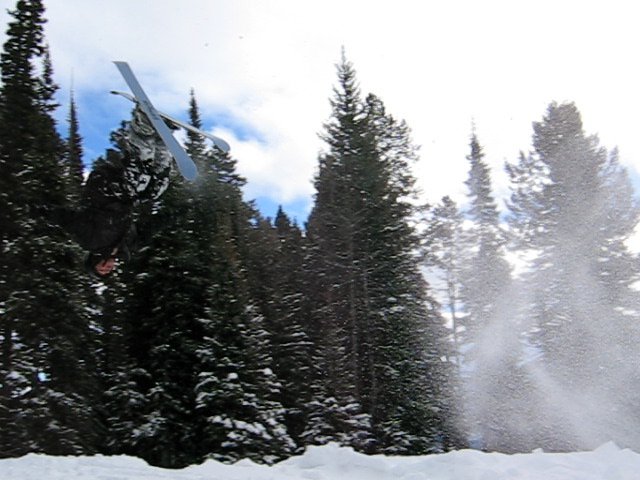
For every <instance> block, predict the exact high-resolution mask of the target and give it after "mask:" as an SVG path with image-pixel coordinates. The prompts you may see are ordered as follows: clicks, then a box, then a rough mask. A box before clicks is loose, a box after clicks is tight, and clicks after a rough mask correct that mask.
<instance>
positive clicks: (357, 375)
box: [308, 58, 446, 453]
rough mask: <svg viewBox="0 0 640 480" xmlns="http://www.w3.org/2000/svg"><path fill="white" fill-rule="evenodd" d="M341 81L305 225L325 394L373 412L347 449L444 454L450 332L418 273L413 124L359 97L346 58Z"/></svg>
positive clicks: (352, 432) (351, 434) (351, 431)
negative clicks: (320, 336)
mask: <svg viewBox="0 0 640 480" xmlns="http://www.w3.org/2000/svg"><path fill="white" fill-rule="evenodd" d="M338 78H339V87H338V88H336V89H335V91H334V93H335V97H334V99H333V100H332V106H333V115H332V118H331V120H330V121H329V122H328V123H327V124H326V126H325V129H326V134H325V135H324V136H323V138H324V139H325V141H326V142H327V144H328V145H329V152H328V153H327V154H326V155H323V156H322V157H321V158H320V170H319V173H318V176H317V178H316V189H317V195H316V203H315V205H314V209H313V211H312V214H311V216H310V219H309V226H308V230H309V236H310V239H311V241H312V243H313V247H314V250H313V251H312V255H313V256H314V259H313V261H314V265H313V268H314V270H313V274H314V275H315V276H316V277H317V279H318V295H317V299H316V302H317V303H316V307H315V311H314V315H316V318H315V319H314V320H315V321H316V322H318V323H319V324H320V325H322V329H323V336H324V338H325V341H324V344H325V348H326V350H324V358H323V361H324V363H323V367H324V368H325V371H326V375H327V394H328V395H329V396H331V397H333V398H336V399H338V401H345V400H346V402H345V404H343V405H344V407H348V408H353V407H354V406H359V408H360V409H361V410H362V413H363V414H365V415H366V417H368V419H367V420H368V422H370V425H371V429H370V430H369V431H367V430H362V429H359V428H360V427H358V426H357V425H349V424H348V423H347V424H345V425H344V427H347V429H346V430H344V432H345V433H346V437H347V439H348V441H349V443H350V444H352V445H354V446H357V447H359V448H364V449H371V448H374V449H375V450H377V451H382V452H388V453H418V452H425V451H430V450H435V449H438V448H442V446H443V445H442V443H441V442H440V441H439V438H440V435H441V434H442V432H443V431H444V428H443V423H442V420H443V419H442V418H441V417H439V416H438V415H437V414H434V412H435V411H438V409H440V411H444V410H445V408H444V407H445V405H444V402H443V399H444V397H443V396H441V395H440V393H442V390H441V389H442V388H443V385H442V382H443V381H444V375H445V369H444V367H443V364H442V361H441V357H442V356H443V353H444V350H443V347H444V339H445V338H446V332H445V331H444V327H443V321H442V319H441V317H440V316H439V314H438V313H437V309H436V304H435V302H434V301H433V300H432V299H431V298H430V297H429V296H428V293H427V286H426V283H425V282H424V280H423V279H422V278H421V275H420V273H419V271H418V267H417V262H418V259H417V257H416V255H415V254H416V250H417V246H418V240H417V236H416V235H415V232H414V231H413V228H412V226H411V220H412V217H413V216H414V214H415V213H416V212H415V208H414V207H413V205H412V203H411V198H412V197H413V196H414V193H415V192H414V179H413V177H412V176H411V174H410V172H409V164H410V162H411V161H413V160H415V158H416V153H415V148H414V147H413V146H412V145H411V142H410V139H409V130H408V128H407V126H406V125H405V124H404V123H403V122H397V121H395V119H393V117H391V116H390V115H388V114H387V113H386V111H385V109H384V105H383V104H382V102H381V101H380V100H379V99H378V98H377V97H375V96H374V95H369V96H368V97H367V98H366V99H365V101H362V100H361V99H360V96H359V90H358V87H357V84H356V80H355V72H354V70H353V68H352V66H351V64H350V63H348V62H347V61H346V60H345V59H344V58H343V61H342V63H341V64H340V65H339V66H338ZM342 412H344V413H345V416H347V415H346V410H342ZM349 414H350V415H352V414H351V412H349ZM364 418H365V417H363V419H364ZM329 423H330V422H329ZM360 425H361V426H364V425H366V423H361V424H360ZM344 427H343V428H344ZM370 435H373V438H371V437H370ZM373 439H375V440H374V442H375V443H373V442H372V441H371V440H373Z"/></svg>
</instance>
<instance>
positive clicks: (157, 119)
mask: <svg viewBox="0 0 640 480" xmlns="http://www.w3.org/2000/svg"><path fill="white" fill-rule="evenodd" d="M113 63H115V64H116V67H118V70H119V71H120V74H121V75H122V77H123V78H124V80H125V82H127V85H129V88H130V89H131V92H132V93H133V96H134V97H135V100H136V102H137V104H138V105H139V106H140V108H141V109H142V111H143V112H144V113H145V114H146V115H147V117H148V118H149V121H150V122H151V125H153V128H155V130H156V132H158V135H159V136H160V138H161V139H162V141H163V142H164V144H165V145H166V146H167V149H168V150H169V152H170V153H171V155H172V156H173V158H174V159H175V161H176V164H177V165H178V169H179V170H180V173H181V174H182V176H183V177H184V178H185V179H187V180H190V181H193V180H195V179H196V177H197V176H198V169H197V168H196V164H195V163H194V162H193V160H192V159H191V157H189V155H188V154H187V152H186V151H185V150H184V148H182V146H181V145H180V144H179V143H178V141H177V140H176V139H175V137H174V136H173V134H172V133H171V130H170V129H169V127H168V126H167V124H166V123H164V120H163V119H162V117H161V115H160V113H159V112H158V111H157V110H156V109H155V107H154V106H153V104H152V103H151V101H150V100H149V97H147V94H146V93H145V92H144V90H143V89H142V86H141V85H140V83H139V82H138V79H137V78H136V76H135V75H134V74H133V71H132V70H131V67H130V66H129V64H128V63H127V62H113Z"/></svg>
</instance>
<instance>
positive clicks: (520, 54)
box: [0, 0, 640, 203]
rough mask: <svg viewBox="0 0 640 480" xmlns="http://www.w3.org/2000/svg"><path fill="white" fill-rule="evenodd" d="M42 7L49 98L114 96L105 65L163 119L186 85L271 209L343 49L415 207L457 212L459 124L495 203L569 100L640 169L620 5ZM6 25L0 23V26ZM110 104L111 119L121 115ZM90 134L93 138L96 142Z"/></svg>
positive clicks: (126, 0)
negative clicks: (120, 66)
mask: <svg viewBox="0 0 640 480" xmlns="http://www.w3.org/2000/svg"><path fill="white" fill-rule="evenodd" d="M46 6H47V13H46V16H47V18H48V19H49V22H48V24H47V27H46V28H47V30H46V35H47V39H48V41H49V42H50V44H51V49H52V56H53V61H54V70H55V74H56V80H57V82H58V83H59V84H60V85H61V87H62V89H68V87H69V83H70V81H71V77H72V76H73V78H74V88H75V89H76V91H78V92H79V93H80V94H81V95H80V98H82V99H91V98H92V95H93V98H95V96H97V95H102V94H103V92H104V94H105V95H106V92H107V91H108V90H110V89H113V88H124V87H123V82H122V80H121V79H120V78H119V75H118V73H117V70H116V69H115V68H114V67H113V65H112V64H111V61H112V60H117V59H119V60H127V61H129V62H130V63H131V65H132V67H133V68H134V70H135V71H136V73H137V74H138V75H139V76H140V77H141V80H142V83H143V84H144V86H145V88H146V89H147V91H148V93H149V94H150V96H151V97H152V98H153V99H154V102H155V103H156V104H157V106H158V107H159V108H162V109H164V110H170V112H169V113H176V112H178V111H180V112H181V111H183V110H184V109H185V105H186V96H187V94H188V91H189V89H190V88H192V87H193V88H194V89H195V91H196V95H197V98H198V101H199V104H200V108H201V111H202V112H203V114H204V116H205V117H207V118H211V119H217V121H218V122H219V123H218V124H216V125H214V126H213V128H215V129H216V131H217V132H218V133H222V132H224V131H225V129H226V130H227V131H230V130H233V132H235V134H237V136H238V137H239V138H234V136H233V135H231V134H230V133H226V134H225V135H227V139H228V140H229V141H230V143H231V144H232V153H233V155H234V157H235V158H237V159H238V162H239V169H240V171H241V173H243V174H244V175H245V176H246V177H247V179H248V181H249V185H248V187H247V189H248V193H249V195H251V193H252V192H253V193H254V194H255V195H256V196H257V195H266V196H270V197H272V198H273V200H274V201H275V202H285V203H286V202H288V201H294V200H298V201H299V200H300V199H301V198H310V195H311V192H312V187H311V183H310V182H311V178H312V176H313V172H314V171H315V168H316V163H317V154H318V151H319V150H320V149H321V148H323V145H322V143H321V141H320V140H319V139H318V137H317V134H318V133H319V132H320V131H321V128H322V124H323V122H324V121H326V120H327V118H328V116H329V114H330V108H329V101H328V100H329V97H331V96H332V87H333V85H334V84H335V83H336V80H337V79H336V74H335V64H336V63H337V62H338V61H339V60H340V50H341V48H342V47H343V46H344V47H345V48H346V53H347V57H348V58H349V59H350V60H351V61H352V62H353V63H354V66H355V68H356V71H357V73H358V78H359V80H360V82H361V86H362V90H363V93H364V94H366V93H368V92H373V93H375V94H376V95H378V96H379V97H380V98H381V99H382V100H383V101H384V102H385V104H386V106H387V109H388V111H389V112H390V113H391V114H392V115H394V116H395V117H396V118H400V119H405V120H407V122H408V124H409V126H410V127H411V128H412V131H413V137H414V140H415V142H416V144H418V145H420V146H421V161H420V163H419V164H418V165H416V168H415V172H416V174H417V176H418V177H419V185H420V187H421V188H422V190H423V191H424V192H425V195H426V197H427V199H428V200H431V201H437V200H438V199H439V198H440V197H441V196H443V195H445V194H450V195H452V196H453V197H454V198H456V199H457V200H460V199H461V198H460V197H461V196H462V195H463V193H464V185H463V184H462V182H463V181H464V179H465V177H466V172H467V168H468V167H467V163H466V160H465V156H466V155H467V153H468V140H469V135H470V132H471V124H472V121H473V122H475V125H476V128H477V132H478V135H479V138H480V141H481V143H482V144H483V146H484V148H485V153H486V155H487V157H486V158H487V160H488V161H489V163H490V164H491V166H492V169H493V171H494V174H495V182H496V188H497V189H498V191H499V192H504V191H505V178H504V175H502V173H501V172H502V166H503V164H504V161H505V160H509V161H515V160H516V159H517V155H518V152H519V150H528V149H529V145H530V143H531V142H530V138H531V123H532V122H533V121H537V120H539V119H540V118H541V117H542V115H543V114H544V111H545V109H546V106H547V105H548V103H549V102H550V101H552V100H557V101H565V100H568V101H575V102H576V104H577V106H578V108H579V109H580V111H581V112H582V114H583V119H584V122H585V128H586V130H587V131H588V132H589V133H599V135H600V138H601V140H602V143H603V144H604V145H605V146H606V147H609V148H612V147H614V146H616V145H617V146H619V147H620V149H621V159H622V161H623V163H625V164H626V165H628V166H633V167H634V168H637V169H638V170H640V145H638V142H637V141H636V138H637V134H636V124H637V119H636V116H637V112H639V111H640V90H639V89H638V88H637V85H640V73H639V72H638V69H636V67H635V62H636V56H637V54H636V51H635V50H636V46H637V45H638V44H639V40H640V31H639V30H638V29H637V28H636V26H635V24H634V19H635V18H636V17H635V14H634V10H632V7H633V6H632V5H629V2H624V1H623V0H613V1H609V2H607V3H606V6H605V4H603V3H600V2H580V1H577V0H575V1H574V0H567V1H563V2H557V1H555V0H553V1H552V0H537V1H531V2H527V3H524V2H511V1H507V0H503V1H501V0H487V1H484V2H477V1H473V0H457V1H450V2H429V1H427V2H415V1H411V0H394V1H391V0H388V1H379V0H369V1H367V2H365V1H358V0H324V1H319V0H313V1H308V2H301V1H296V0H270V1H264V2H259V1H251V0H185V1H182V2H175V1H170V0H136V1H133V2H132V1H130V0H110V1H109V2H98V1H97V0H48V1H46ZM11 8H13V7H11ZM7 21H8V16H7V15H6V14H5V13H4V12H3V13H0V22H1V23H2V24H6V22H7ZM87 101H89V100H87ZM113 105H114V108H119V109H120V110H119V111H120V112H124V110H123V107H122V104H121V103H120V104H118V103H117V102H116V101H115V100H114V102H113ZM81 108H82V111H83V112H85V118H84V119H82V118H81V121H83V122H84V123H85V124H86V123H91V122H92V121H94V120H93V119H92V118H91V108H90V106H81ZM99 113H100V114H103V112H99ZM87 115H88V117H87ZM225 119H226V120H227V121H229V124H226V125H225V124H224V121H225ZM239 125H242V126H243V130H244V132H245V134H244V135H243V134H241V133H242V132H239V131H238V128H237V127H238V126H239ZM85 128H86V130H85V131H89V132H91V134H92V135H97V134H99V132H94V131H93V129H91V128H89V127H85ZM246 132H248V133H246ZM101 134H102V135H103V136H104V138H105V139H106V138H107V137H108V135H109V131H104V132H102V133H101Z"/></svg>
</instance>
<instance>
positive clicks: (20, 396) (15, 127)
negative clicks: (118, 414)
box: [0, 0, 97, 456]
mask: <svg viewBox="0 0 640 480" xmlns="http://www.w3.org/2000/svg"><path fill="white" fill-rule="evenodd" d="M10 16H11V17H12V20H11V21H10V23H9V26H8V30H7V39H6V41H5V44H4V46H3V52H2V55H1V58H0V70H1V76H2V78H1V80H2V81H1V86H0V170H2V175H1V176H0V203H1V204H2V208H0V232H1V233H0V235H1V237H2V238H1V243H2V245H3V251H2V255H0V311H1V312H2V314H1V315H0V339H1V342H2V346H1V348H0V352H1V355H2V358H1V361H0V376H1V380H0V383H1V384H2V387H1V389H0V429H2V432H3V435H2V440H1V441H0V442H1V444H0V455H2V456H8V455H20V454H24V453H27V452H30V451H31V452H47V453H55V454H77V453H89V452H93V451H95V448H96V447H95V446H96V441H97V440H96V429H95V425H94V423H93V421H92V419H93V405H94V403H95V402H94V400H95V397H94V395H95V394H96V391H95V390H96V389H95V384H94V377H93V376H92V371H93V370H92V365H93V363H94V362H93V351H94V349H93V348H92V345H93V341H94V337H93V333H92V332H91V331H90V330H89V328H88V325H89V319H88V313H87V311H86V309H85V308H84V303H85V298H84V295H85V294H86V291H87V290H86V287H87V283H86V281H84V280H83V279H82V278H81V276H80V275H81V274H80V273H78V271H77V270H76V269H75V268H74V265H73V259H74V255H75V254H77V247H75V246H74V245H73V244H72V243H71V241H70V239H69V238H68V237H67V235H66V234H65V233H64V232H62V230H60V229H56V228H54V227H53V226H51V225H49V224H48V222H47V221H46V220H45V218H43V216H42V215H43V213H44V212H46V210H47V209H49V208H51V207H52V206H60V205H64V204H65V202H66V197H67V191H68V186H69V183H70V182H69V178H68V176H66V175H65V169H64V165H63V163H64V144H63V141H62V139H61V138H60V136H59V135H58V133H57V131H56V128H55V121H54V119H53V117H52V112H53V111H54V110H55V108H56V107H57V105H56V104H55V102H54V94H55V92H56V90H57V86H56V85H55V83H54V82H53V76H52V74H53V69H52V64H51V59H50V57H49V52H48V48H47V46H46V42H45V39H44V29H43V25H44V23H45V22H46V20H45V18H44V6H43V3H42V1H41V0H18V1H17V3H16V7H15V9H14V10H12V11H11V12H10Z"/></svg>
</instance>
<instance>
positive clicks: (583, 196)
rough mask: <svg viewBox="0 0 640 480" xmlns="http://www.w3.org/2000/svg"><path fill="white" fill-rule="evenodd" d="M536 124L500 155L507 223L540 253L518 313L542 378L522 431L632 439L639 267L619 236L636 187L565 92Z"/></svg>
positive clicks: (568, 445)
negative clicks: (526, 140)
mask: <svg viewBox="0 0 640 480" xmlns="http://www.w3.org/2000/svg"><path fill="white" fill-rule="evenodd" d="M533 131H534V133H533V150H532V152H531V153H530V154H529V155H526V156H525V155H521V157H520V161H519V162H518V163H517V164H515V165H508V166H507V172H508V173H509V174H510V177H511V180H512V185H513V186H512V191H513V196H512V199H511V202H510V204H509V208H510V210H511V216H510V222H511V225H512V227H513V230H514V231H516V232H518V234H519V240H520V245H521V248H523V249H528V250H529V251H532V252H536V257H535V259H534V260H533V261H532V263H531V267H532V268H531V271H530V272H529V273H528V274H527V275H526V277H525V278H524V281H526V284H527V291H528V292H529V293H530V296H529V297H528V302H527V305H526V307H527V308H526V311H525V312H524V317H523V318H525V319H528V320H530V322H531V323H529V324H528V327H529V328H528V331H529V336H528V338H529V340H530V342H531V343H532V345H533V346H535V347H536V348H537V349H538V351H539V352H540V354H541V355H540V356H539V357H538V358H537V360H536V361H535V362H532V363H531V364H530V365H529V368H531V369H534V371H535V373H536V378H537V379H538V380H542V382H538V383H537V384H536V385H537V386H538V387H539V395H538V398H539V399H540V400H541V401H540V402H539V407H540V408H539V410H537V415H536V419H537V423H536V424H535V425H534V427H533V428H530V429H529V437H530V438H534V437H535V438H537V439H539V440H540V441H539V442H538V443H539V444H542V445H544V448H551V449H577V448H592V447H594V446H596V445H597V444H599V443H602V442H603V441H605V438H606V439H608V440H614V441H616V442H620V443H623V444H625V445H629V446H631V445H636V446H637V445H639V444H640V439H639V438H638V436H637V435H636V434H635V433H633V432H634V431H637V428H638V427H637V425H636V424H635V423H634V422H632V421H631V419H633V418H635V416H634V415H633V414H631V412H632V411H634V410H635V409H637V407H638V396H637V391H638V387H637V385H638V384H637V381H638V375H637V372H635V370H636V369H635V367H631V365H637V364H638V361H640V358H638V349H637V344H638V341H639V340H640V337H639V336H638V333H639V332H638V327H637V325H638V318H637V311H638V310H637V306H638V302H637V292H635V291H634V290H633V289H631V288H630V286H631V285H632V284H633V282H634V281H636V280H637V278H638V271H637V261H636V260H634V257H633V255H631V253H630V252H629V250H628V247H627V245H626V244H625V242H626V241H627V240H628V239H629V237H630V236H631V235H632V233H633V231H634V229H635V227H636V225H637V222H638V207H637V204H636V202H635V201H634V199H633V189H632V187H631V185H630V183H629V179H628V176H627V174H626V172H625V170H624V168H622V167H621V166H620V165H619V163H618V160H617V155H616V152H615V151H614V152H613V153H612V154H609V153H608V152H607V151H606V150H605V149H604V148H603V147H601V146H600V145H599V140H598V138H597V137H596V136H588V135H586V134H585V132H584V130H583V125H582V119H581V116H580V113H579V111H578V109H577V108H576V106H575V105H574V104H573V103H563V104H558V103H555V102H554V103H552V104H550V105H549V107H548V109H547V111H546V114H545V115H544V117H543V119H542V120H541V121H539V122H535V123H534V125H533ZM632 345H633V347H632ZM543 386H544V387H545V388H543ZM550 386H553V387H554V388H553V389H552V390H550V389H549V388H548V387H550ZM550 392H553V395H550ZM585 399H589V402H587V403H585V401H584V400H585ZM630 421H631V423H630ZM585 432H588V434H587V435H585V434H584V433H585ZM542 442H544V443H542Z"/></svg>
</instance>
